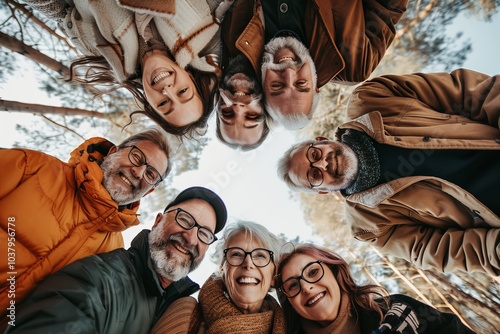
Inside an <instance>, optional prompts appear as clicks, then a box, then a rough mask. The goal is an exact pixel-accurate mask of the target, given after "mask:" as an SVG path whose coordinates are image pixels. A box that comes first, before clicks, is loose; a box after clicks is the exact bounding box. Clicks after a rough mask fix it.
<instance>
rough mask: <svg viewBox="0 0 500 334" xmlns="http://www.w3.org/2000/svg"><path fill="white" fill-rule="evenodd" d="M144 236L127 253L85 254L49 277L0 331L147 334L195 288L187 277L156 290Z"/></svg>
mask: <svg viewBox="0 0 500 334" xmlns="http://www.w3.org/2000/svg"><path fill="white" fill-rule="evenodd" d="M148 235H149V230H143V231H142V232H140V233H139V234H138V235H137V236H136V237H135V239H134V240H133V241H132V246H131V247H130V248H129V249H128V250H125V249H117V250H115V251H112V252H109V253H103V254H98V255H94V256H89V257H86V258H84V259H81V260H79V261H76V262H74V263H72V264H70V265H68V266H66V267H64V268H63V269H61V270H60V271H58V272H56V273H55V274H54V275H52V276H49V277H48V278H47V279H46V280H44V281H43V282H42V283H41V284H40V285H39V286H38V288H37V289H36V290H35V292H34V293H33V294H32V295H31V296H30V297H29V298H28V299H27V300H26V301H25V302H24V303H23V304H21V305H20V307H19V308H18V309H17V312H16V322H15V327H14V326H8V328H7V331H6V332H5V333H23V334H29V333H66V332H71V333H81V334H84V333H89V334H90V333H92V334H95V333H105V334H112V333H116V334H124V333H131V334H140V333H148V332H149V330H150V328H151V327H152V325H153V324H154V323H155V322H156V320H157V319H158V318H159V317H160V316H161V315H162V313H163V312H164V311H165V309H166V308H167V307H168V306H169V305H170V304H171V303H172V302H173V301H174V300H176V299H178V298H180V297H185V296H189V295H190V294H192V293H194V292H196V291H198V290H199V285H198V284H196V283H194V282H193V281H191V280H190V279H189V278H188V277H186V278H184V279H182V280H180V281H177V282H174V283H172V284H171V285H170V286H169V287H168V288H166V289H163V288H162V287H161V285H160V282H159V280H158V277H157V275H156V273H155V272H154V270H153V269H152V266H151V258H150V256H149V245H148Z"/></svg>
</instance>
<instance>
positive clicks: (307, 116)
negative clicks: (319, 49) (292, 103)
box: [261, 37, 321, 130]
mask: <svg viewBox="0 0 500 334" xmlns="http://www.w3.org/2000/svg"><path fill="white" fill-rule="evenodd" d="M284 48H290V49H291V50H293V52H294V53H295V54H296V55H297V57H298V58H299V59H300V61H299V62H298V63H305V62H307V61H309V66H310V67H311V74H312V82H313V100H312V104H311V109H310V110H308V111H306V112H304V111H303V110H293V111H292V112H289V113H287V114H283V112H282V111H281V110H280V109H279V106H275V107H274V108H273V107H272V106H271V105H269V103H268V102H267V100H265V101H264V105H265V108H266V110H267V112H268V113H269V115H270V116H271V118H272V119H273V121H274V122H275V123H276V124H279V125H281V126H283V127H284V128H285V129H287V130H298V129H302V128H303V127H305V126H306V125H307V124H309V122H310V120H311V119H312V117H313V115H314V113H315V112H316V110H318V106H319V102H320V98H321V95H320V94H319V92H318V91H316V87H317V84H318V76H317V72H316V65H315V64H314V60H313V59H312V57H311V54H310V52H309V50H308V49H307V48H306V46H305V45H304V44H303V43H302V42H301V41H299V40H298V39H296V38H295V37H275V38H273V39H271V40H270V41H269V42H268V43H267V44H266V45H265V46H264V53H263V55H262V66H261V72H262V73H261V76H262V83H264V81H265V79H266V75H267V68H273V67H274V68H275V69H277V68H280V67H282V66H283V65H281V64H278V65H275V64H273V62H274V55H275V54H276V52H278V51H279V50H281V49H284Z"/></svg>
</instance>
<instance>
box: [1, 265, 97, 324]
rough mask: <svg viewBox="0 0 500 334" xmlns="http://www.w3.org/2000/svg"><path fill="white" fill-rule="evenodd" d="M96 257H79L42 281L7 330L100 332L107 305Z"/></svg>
mask: <svg viewBox="0 0 500 334" xmlns="http://www.w3.org/2000/svg"><path fill="white" fill-rule="evenodd" d="M93 258H94V256H91V257H89V258H85V259H82V260H79V261H76V262H74V263H73V264H71V265H69V266H66V267H65V268H63V269H61V270H60V271H58V272H56V273H55V274H53V275H51V276H49V277H48V278H46V279H45V280H44V281H42V283H40V285H39V286H38V287H37V288H36V289H35V291H34V292H33V293H32V294H31V295H30V296H29V297H28V299H26V300H25V301H24V302H23V303H22V304H21V305H20V307H19V309H18V310H17V313H16V322H15V326H8V328H7V330H6V332H5V333H23V334H31V333H33V334H36V333H67V332H70V333H82V334H84V333H89V334H91V333H98V332H99V330H98V329H97V328H98V325H97V322H98V320H99V319H98V314H99V313H101V314H102V313H103V312H104V311H105V308H104V305H103V304H102V301H101V300H100V298H99V295H100V294H99V291H100V287H101V286H102V284H101V282H100V280H101V278H100V276H99V275H96V273H98V272H99V271H96V270H95V268H96V266H95V265H93V264H92V260H93Z"/></svg>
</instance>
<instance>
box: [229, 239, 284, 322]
mask: <svg viewBox="0 0 500 334" xmlns="http://www.w3.org/2000/svg"><path fill="white" fill-rule="evenodd" d="M227 247H228V248H231V247H240V248H241V249H243V250H244V251H246V252H250V251H252V250H254V249H255V248H265V247H264V246H263V245H262V244H261V243H260V242H257V241H256V240H248V238H247V237H246V236H245V234H244V233H238V234H236V235H235V236H234V237H233V238H232V239H231V240H230V242H229V243H228V244H227ZM274 268H275V265H274V263H273V262H272V261H271V262H270V263H269V264H268V265H267V266H265V267H262V268H259V267H256V266H255V265H254V264H253V262H252V259H251V258H250V255H247V256H246V257H245V260H244V261H243V263H242V264H241V265H240V266H231V265H230V264H229V263H227V261H224V263H223V264H222V267H221V270H222V278H223V280H224V283H225V285H226V289H227V292H228V293H229V297H230V298H231V301H232V302H233V303H234V304H235V305H236V307H237V308H238V309H239V310H240V311H241V312H242V313H258V312H260V309H261V307H262V302H263V301H264V298H265V297H266V295H267V293H268V292H269V289H270V288H271V284H272V279H273V274H274Z"/></svg>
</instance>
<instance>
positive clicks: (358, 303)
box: [276, 244, 473, 334]
mask: <svg viewBox="0 0 500 334" xmlns="http://www.w3.org/2000/svg"><path fill="white" fill-rule="evenodd" d="M277 272H278V275H277V277H276V286H277V287H278V289H279V290H278V296H279V299H280V302H281V306H282V308H283V313H284V314H285V319H286V324H287V328H288V329H289V330H288V333H307V334H310V333H314V334H323V333H325V334H326V333H328V334H331V333H347V334H349V333H356V334H358V333H361V334H364V333H372V334H377V333H412V334H413V333H443V334H445V333H446V334H449V333H473V331H471V330H470V329H469V328H467V327H466V326H465V325H464V324H463V323H462V322H461V321H460V320H459V318H458V317H457V316H456V315H454V314H450V313H442V312H440V311H438V310H436V309H435V308H433V307H431V306H429V305H426V304H423V303H421V302H419V301H417V300H415V299H413V298H411V297H409V296H405V295H399V294H396V295H389V294H388V292H387V291H386V290H385V289H384V288H383V287H381V286H378V285H358V284H356V282H355V281H354V279H353V277H352V275H351V271H350V269H349V265H348V264H347V262H346V261H345V260H344V259H343V258H342V257H340V256H339V255H337V254H335V253H334V252H332V251H330V250H328V249H326V248H322V247H318V246H315V245H311V244H303V245H299V246H297V247H296V248H295V249H294V250H293V251H292V252H291V253H288V254H285V255H283V256H282V257H281V258H280V261H279V263H278V267H277Z"/></svg>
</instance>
